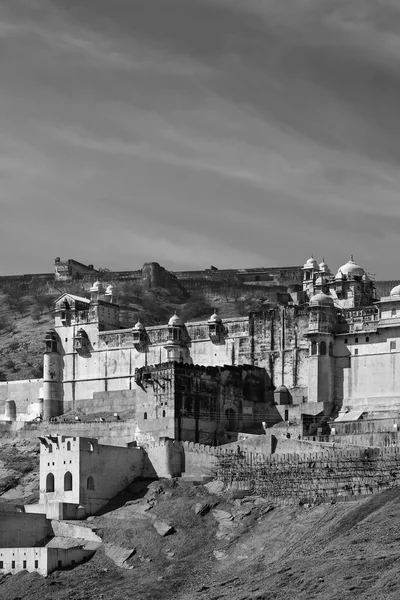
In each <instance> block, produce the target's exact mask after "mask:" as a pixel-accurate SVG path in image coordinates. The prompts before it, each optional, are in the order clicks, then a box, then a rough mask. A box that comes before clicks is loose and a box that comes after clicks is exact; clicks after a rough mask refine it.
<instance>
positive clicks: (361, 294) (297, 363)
mask: <svg viewBox="0 0 400 600" xmlns="http://www.w3.org/2000/svg"><path fill="white" fill-rule="evenodd" d="M146 268H147V272H148V278H149V281H150V280H153V279H157V278H160V277H161V278H162V277H164V274H163V273H162V272H161V271H160V270H159V269H156V268H155V267H154V264H153V263H150V264H149V265H148V266H147V267H146ZM293 269H294V268H293ZM302 274H303V275H302V276H303V283H302V289H301V290H297V289H296V290H293V291H292V292H290V293H289V292H288V294H287V298H286V299H285V302H284V303H277V304H275V306H273V307H268V308H267V309H266V310H264V311H260V312H257V313H251V314H249V315H248V316H247V317H240V318H231V319H222V318H220V317H219V316H218V315H216V314H214V315H212V316H210V318H209V319H208V321H203V322H190V323H183V322H182V321H181V319H180V318H179V316H178V315H174V316H172V317H171V319H170V321H169V323H168V324H166V325H163V326H153V327H147V328H146V327H144V325H143V324H141V323H137V325H136V326H135V327H133V328H132V329H122V328H121V327H120V325H119V306H118V304H116V303H115V298H114V293H113V287H112V285H109V286H108V287H107V289H106V290H104V288H103V287H102V284H101V283H100V282H96V283H94V284H93V286H92V288H91V297H90V299H86V298H80V297H78V296H74V295H73V294H68V293H66V294H63V295H62V296H61V297H60V298H59V299H58V300H57V301H56V311H55V327H54V330H52V331H50V332H49V333H48V334H47V336H46V350H45V355H44V377H43V386H42V388H43V389H42V392H41V395H42V396H43V400H42V399H41V398H39V399H37V398H36V399H35V398H33V397H32V394H30V393H28V392H27V390H28V389H30V386H29V383H28V382H20V384H19V385H14V386H13V390H12V397H8V396H7V394H8V393H9V391H10V390H11V387H10V386H9V384H1V385H0V402H2V403H4V404H3V405H4V407H5V401H6V400H13V401H14V402H15V406H16V413H17V416H16V418H17V420H18V419H20V418H21V415H26V417H24V418H25V419H26V420H32V418H33V417H34V416H35V415H37V416H39V415H40V414H41V416H42V417H43V418H44V420H49V419H54V418H58V417H59V416H60V415H68V414H70V413H71V414H82V415H90V414H96V413H101V412H107V411H108V412H110V411H114V412H121V413H124V414H128V413H129V414H130V417H129V418H131V419H132V420H134V421H135V423H136V425H135V426H136V434H137V439H138V440H145V439H146V440H151V439H152V440H156V439H158V438H159V437H171V438H174V439H186V440H188V441H199V442H204V443H225V442H227V441H228V438H227V436H226V435H225V433H226V432H227V431H229V430H230V428H231V429H234V430H236V431H239V430H240V429H242V430H245V429H246V428H245V425H246V424H247V425H248V426H249V428H251V427H253V426H254V427H256V426H257V425H258V427H260V421H265V422H266V424H267V425H268V426H269V425H273V424H274V423H276V422H277V421H279V420H285V421H292V420H294V421H295V422H301V420H302V419H307V418H308V419H311V418H312V420H313V422H316V421H317V420H318V418H319V419H320V420H321V423H320V425H321V426H322V427H324V426H325V425H326V423H327V422H328V420H329V419H330V420H331V421H332V420H333V419H335V418H336V416H337V415H338V411H339V410H340V409H341V408H344V409H346V410H347V409H352V408H353V409H360V410H361V411H365V412H367V413H371V412H373V411H395V412H396V411H398V410H399V407H400V376H399V375H398V373H399V372H400V370H399V369H398V368H397V367H398V366H399V365H400V363H399V365H398V364H397V363H398V362H399V361H400V359H399V356H400V354H399V350H400V291H399V288H398V287H395V288H394V289H393V290H392V291H391V293H390V295H389V296H387V297H383V298H381V299H380V300H377V299H376V292H375V288H374V284H373V282H372V281H371V280H370V278H369V277H368V275H367V273H366V272H365V271H364V269H363V268H362V267H360V266H359V265H358V264H357V263H356V262H355V261H354V260H353V258H351V259H350V260H349V261H348V262H347V263H346V264H344V265H343V266H342V267H340V268H339V269H338V271H337V273H336V275H333V274H332V273H331V272H330V270H329V267H328V265H327V264H326V263H325V261H322V262H321V263H319V264H318V263H317V261H315V259H314V258H313V257H311V258H310V259H309V260H308V261H306V263H305V264H304V267H303V268H302ZM157 280H158V279H157ZM177 365H180V366H179V368H178V366H177ZM252 379H253V380H254V382H253V384H251V385H255V386H256V387H257V386H261V387H259V391H258V393H259V396H260V400H258V401H257V404H254V403H252V402H248V395H247V396H246V394H247V392H246V386H247V387H248V386H249V385H250V384H249V382H250V381H251V380H252ZM227 382H228V383H227ZM257 382H258V383H257ZM40 383H41V382H35V384H34V385H35V386H36V387H35V390H36V392H37V389H36V388H37V387H38V385H39V384H40ZM32 385H33V384H32ZM19 389H20V390H21V394H20V396H21V397H19V396H18V393H19ZM36 392H35V393H36ZM228 398H230V400H229V402H231V404H232V405H231V406H228V403H229V402H228V400H227V399H228ZM206 406H207V408H206ZM256 407H257V409H256ZM4 410H5V408H4ZM230 411H232V412H230ZM7 414H8V419H7V420H10V418H11V417H10V415H12V414H13V411H11V408H10V406H8V413H7ZM360 414H361V413H360ZM205 415H207V417H206V418H204V416H205ZM224 432H225V433H224ZM136 434H135V435H136Z"/></svg>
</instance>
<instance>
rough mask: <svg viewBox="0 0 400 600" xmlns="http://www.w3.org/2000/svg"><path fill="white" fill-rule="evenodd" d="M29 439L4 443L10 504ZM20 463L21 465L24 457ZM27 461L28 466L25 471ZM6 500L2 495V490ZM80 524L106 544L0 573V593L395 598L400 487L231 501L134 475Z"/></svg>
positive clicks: (93, 597)
mask: <svg viewBox="0 0 400 600" xmlns="http://www.w3.org/2000/svg"><path fill="white" fill-rule="evenodd" d="M36 451H37V448H35V447H33V446H29V445H28V444H26V445H22V446H20V445H17V446H13V445H12V444H8V445H6V446H2V448H1V456H2V457H3V462H2V465H1V467H2V469H3V471H4V472H3V471H2V472H0V478H1V479H0V485H2V486H3V487H2V488H1V489H2V490H4V489H5V488H6V487H9V485H8V483H9V480H8V483H7V484H5V478H7V477H9V473H8V475H7V474H6V473H5V472H6V471H9V472H10V471H13V472H14V484H15V483H17V482H16V479H15V473H16V471H17V470H18V469H19V473H20V479H21V481H20V483H21V484H20V486H19V488H17V491H16V492H15V493H14V494H11V496H12V497H11V498H10V496H9V493H10V491H11V490H9V491H8V492H7V493H6V496H7V494H8V499H9V501H16V498H17V497H19V500H20V501H24V498H23V497H24V496H25V497H26V498H31V499H34V497H35V493H34V492H35V490H36V493H37V487H36V488H35V485H36V486H37V455H36ZM25 463H26V469H24V468H23V465H24V464H25ZM24 470H25V472H24ZM1 500H3V501H4V495H3V496H2V497H1ZM83 523H86V525H87V526H88V527H91V528H93V529H94V530H95V531H96V532H97V533H98V535H100V537H101V538H102V539H103V545H102V546H101V548H100V549H99V550H98V551H97V552H96V555H95V556H94V557H93V558H92V559H91V560H90V561H89V562H88V563H86V564H83V565H80V566H78V567H76V568H75V569H73V570H65V571H57V572H55V573H53V574H51V575H50V576H49V577H47V578H43V577H41V576H39V575H37V574H29V573H19V574H17V575H13V576H11V575H5V576H3V577H2V578H1V580H0V599H1V600H28V599H29V600H67V599H68V600H84V599H85V600H98V599H104V600H128V599H129V600H145V599H148V600H158V599H160V600H161V599H163V600H172V599H174V600H175V599H176V600H193V599H198V600H225V599H226V600H228V599H229V600H272V599H278V598H279V600H289V599H290V600H293V598H295V599H296V600H310V599H318V600H343V599H346V598H348V599H354V598H359V599H363V600H364V599H365V600H367V599H368V600H369V599H371V600H372V599H374V600H376V598H379V599H382V600H397V598H398V597H399V590H400V576H399V569H398V561H399V558H400V536H399V533H398V529H399V523H400V490H397V489H393V490H390V491H387V492H384V493H382V494H379V495H376V496H371V497H370V498H369V499H366V500H362V501H358V502H354V503H341V504H334V505H329V504H328V505H321V506H316V507H309V508H306V507H293V506H292V507H288V506H285V507H279V506H272V505H271V504H270V503H268V502H267V501H265V500H263V499H261V498H255V497H245V498H242V499H235V498H233V496H232V494H231V493H229V492H224V491H222V490H221V489H220V487H219V486H218V485H215V484H214V483H211V484H208V485H193V484H188V483H185V482H180V481H179V480H177V481H166V480H162V481H157V482H149V481H136V482H135V483H134V484H133V485H132V486H131V487H130V488H129V489H128V490H126V492H124V493H123V494H121V495H120V496H118V497H116V498H115V499H114V501H113V502H112V503H110V505H109V506H108V507H106V508H105V509H104V510H103V511H102V514H100V515H98V516H96V517H90V518H89V519H88V520H87V521H85V522H83Z"/></svg>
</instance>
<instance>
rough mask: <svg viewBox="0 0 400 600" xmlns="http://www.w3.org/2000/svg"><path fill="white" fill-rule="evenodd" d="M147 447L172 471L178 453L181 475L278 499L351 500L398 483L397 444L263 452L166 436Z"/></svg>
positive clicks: (399, 452)
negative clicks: (212, 480) (304, 451)
mask: <svg viewBox="0 0 400 600" xmlns="http://www.w3.org/2000/svg"><path fill="white" fill-rule="evenodd" d="M147 452H148V454H149V457H150V456H153V457H154V456H155V455H158V460H159V464H161V462H162V461H163V460H164V458H162V457H165V456H167V455H168V457H169V458H168V461H170V462H169V463H166V462H164V463H163V464H164V465H165V464H168V468H169V472H170V473H172V472H173V469H171V466H173V468H174V469H175V473H176V471H177V465H178V464H179V463H178V460H179V458H180V459H181V460H182V473H183V474H184V475H185V476H188V477H199V478H200V477H204V476H206V477H207V476H208V477H213V478H217V479H219V480H221V481H223V482H224V483H225V484H226V485H227V487H231V488H234V489H235V488H236V489H241V490H246V491H247V492H248V493H251V494H255V495H260V496H263V497H265V498H268V499H269V500H271V502H275V503H280V504H282V503H283V504H299V503H301V504H304V503H322V502H336V501H351V500H356V499H357V498H360V497H364V496H367V495H370V494H374V493H377V492H381V491H383V490H385V489H389V488H392V487H398V486H400V447H398V446H397V447H390V448H383V449H380V448H370V449H368V450H367V449H362V448H354V449H351V450H349V449H337V448H334V449H333V448H332V447H330V449H327V447H326V446H325V447H324V446H322V445H321V446H320V452H306V453H302V454H278V455H274V454H272V455H267V454H257V453H252V452H238V451H237V450H233V449H231V448H224V447H211V446H204V445H201V444H200V445H199V444H193V443H190V442H189V443H188V442H183V443H182V442H176V441H172V440H166V441H165V442H163V443H162V444H154V445H153V446H152V447H151V449H150V450H149V449H147ZM172 460H173V463H171V461H172ZM168 468H167V470H166V471H165V473H166V475H164V476H173V475H167V472H168ZM159 472H160V471H159Z"/></svg>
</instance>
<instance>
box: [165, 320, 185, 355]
mask: <svg viewBox="0 0 400 600" xmlns="http://www.w3.org/2000/svg"><path fill="white" fill-rule="evenodd" d="M164 348H165V349H166V351H167V360H173V361H178V362H189V360H190V355H189V350H188V347H187V345H186V329H185V324H184V322H183V321H182V320H181V319H180V318H179V317H178V315H177V314H176V313H175V314H174V315H173V316H172V317H171V318H170V320H169V321H168V341H167V343H166V344H165V346H164Z"/></svg>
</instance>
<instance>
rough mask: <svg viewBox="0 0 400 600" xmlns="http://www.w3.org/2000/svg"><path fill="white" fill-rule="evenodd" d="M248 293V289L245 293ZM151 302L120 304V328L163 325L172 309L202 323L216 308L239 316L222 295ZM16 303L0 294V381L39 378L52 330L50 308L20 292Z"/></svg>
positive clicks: (50, 292) (157, 297) (160, 296)
mask: <svg viewBox="0 0 400 600" xmlns="http://www.w3.org/2000/svg"><path fill="white" fill-rule="evenodd" d="M69 287H71V292H74V293H81V294H84V293H85V290H76V289H75V287H76V284H74V283H71V284H70V286H69V285H68V284H64V288H65V291H68V289H69ZM61 291H63V290H62V289H60V290H56V289H53V288H49V289H47V297H50V298H51V299H52V301H54V300H55V299H56V298H57V296H59V295H60V293H61ZM246 293H248V294H251V290H249V291H248V292H246ZM151 297H152V298H153V299H152V302H151V303H149V300H148V299H147V302H148V303H149V305H148V306H147V305H146V297H144V298H143V299H142V301H140V300H139V299H134V298H133V299H132V301H129V302H127V301H126V299H125V300H124V302H123V306H124V308H122V309H121V312H120V321H121V326H122V327H126V328H129V327H132V326H133V325H134V323H136V321H137V319H138V318H140V319H141V320H142V321H143V322H144V323H145V324H146V325H157V324H160V323H164V324H166V323H167V322H168V319H169V317H170V316H171V315H172V314H173V313H174V312H175V310H176V311H177V312H178V314H180V315H181V316H182V317H183V318H185V315H187V317H188V318H187V322H189V321H203V320H207V319H209V318H210V316H211V314H212V312H213V310H214V309H218V311H219V313H220V315H221V317H222V318H233V317H238V316H240V313H239V310H238V306H237V305H236V303H235V302H234V301H233V299H232V300H231V301H227V300H226V297H225V296H224V295H222V296H218V295H217V296H215V297H213V298H212V299H209V300H208V301H205V300H204V299H199V298H196V297H193V298H189V300H188V301H187V302H185V303H181V302H178V301H177V300H178V299H177V298H174V297H173V296H171V295H170V294H169V293H168V291H167V290H162V289H159V290H156V291H155V292H154V293H153V292H152V293H151ZM20 300H21V302H22V304H23V306H24V309H23V311H22V312H19V311H18V310H17V309H16V308H15V307H14V308H10V306H9V303H8V300H7V295H6V294H5V293H1V292H0V381H4V380H6V381H15V380H19V379H30V378H35V379H36V378H40V377H42V374H43V370H42V367H43V349H44V338H45V334H46V332H47V331H48V330H49V329H51V328H52V327H54V314H53V312H52V310H51V307H52V305H51V304H50V305H48V306H41V307H40V308H39V305H38V300H37V299H35V297H34V296H33V295H29V294H25V293H24V292H22V291H21V297H20Z"/></svg>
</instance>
